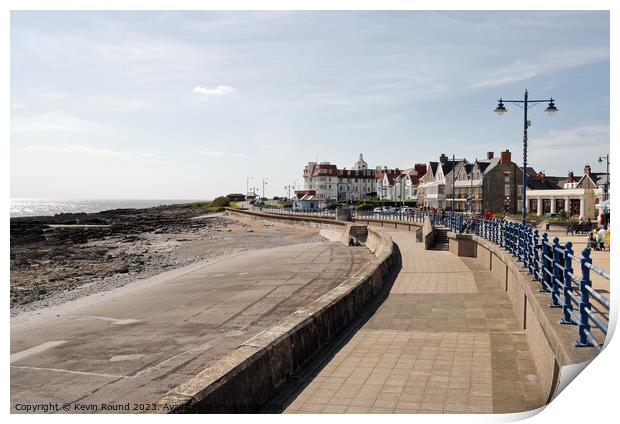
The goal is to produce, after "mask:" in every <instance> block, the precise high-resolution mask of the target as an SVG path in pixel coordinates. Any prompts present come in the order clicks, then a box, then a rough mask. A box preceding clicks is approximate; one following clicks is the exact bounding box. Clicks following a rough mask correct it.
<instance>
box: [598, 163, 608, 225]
mask: <svg viewBox="0 0 620 424" xmlns="http://www.w3.org/2000/svg"><path fill="white" fill-rule="evenodd" d="M603 158H604V159H605V163H606V164H607V170H606V172H605V173H606V174H607V181H605V189H604V190H605V191H604V193H605V201H607V200H608V199H609V153H607V154H606V155H605V156H600V157H599V158H598V163H603ZM603 214H604V215H605V229H607V226H608V221H609V220H608V219H607V218H608V216H607V211H606V210H605V209H603Z"/></svg>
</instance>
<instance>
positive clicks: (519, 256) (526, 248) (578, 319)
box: [254, 208, 610, 350]
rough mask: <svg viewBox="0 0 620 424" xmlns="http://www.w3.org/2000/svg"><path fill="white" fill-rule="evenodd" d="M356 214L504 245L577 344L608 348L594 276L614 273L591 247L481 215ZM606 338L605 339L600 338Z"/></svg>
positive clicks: (604, 306) (605, 304) (603, 303)
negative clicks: (578, 247)
mask: <svg viewBox="0 0 620 424" xmlns="http://www.w3.org/2000/svg"><path fill="white" fill-rule="evenodd" d="M254 209H255V210H258V208H254ZM262 211H263V212H277V213H293V214H296V215H310V216H322V217H334V216H335V212H334V211H333V210H322V211H294V210H291V209H290V208H262ZM352 216H353V218H354V219H364V220H370V221H372V220H378V221H394V222H395V224H396V223H418V224H422V223H423V222H424V219H425V218H426V217H427V216H428V217H429V218H430V220H431V223H432V224H433V227H437V226H442V227H447V228H449V229H450V230H451V231H453V232H455V233H464V232H466V233H472V234H475V235H477V236H479V237H481V238H484V239H486V240H488V241H490V242H491V243H493V244H496V245H498V246H500V247H502V248H503V249H505V250H506V251H507V252H508V253H510V254H511V255H512V256H513V257H514V258H515V260H516V261H518V262H520V263H521V264H522V265H523V267H524V268H525V269H526V270H527V272H528V273H529V274H530V275H531V276H532V279H533V280H534V281H537V282H538V284H539V285H540V288H539V291H540V292H546V293H549V294H550V298H551V299H550V303H549V307H550V308H558V309H560V308H561V309H562V318H561V320H560V323H562V324H565V325H577V328H578V339H577V341H576V342H575V343H574V345H575V346H577V347H585V346H593V347H595V348H597V349H598V350H601V349H602V347H603V343H604V338H605V337H606V336H607V328H608V321H609V299H608V298H607V297H605V296H603V294H601V293H600V292H599V291H597V290H596V289H594V288H592V280H591V278H590V272H594V273H596V274H598V275H599V276H601V277H602V278H604V279H606V280H608V281H609V280H610V275H609V272H607V271H604V270H602V269H600V268H598V267H596V266H594V265H593V264H592V259H591V258H590V254H591V250H590V248H588V247H586V248H584V249H583V250H582V252H581V255H582V256H581V257H579V256H577V255H576V254H575V252H574V251H573V243H572V242H570V241H567V242H566V243H564V244H563V245H562V244H560V242H559V239H558V238H557V237H554V238H553V240H550V239H549V236H548V235H547V233H543V235H542V236H541V235H540V234H539V232H538V230H536V229H533V228H531V227H530V226H528V225H524V224H520V223H516V222H511V221H504V220H501V219H483V218H482V217H480V216H476V217H468V216H466V215H464V214H460V213H432V212H429V211H410V212H400V213H398V212H396V213H390V212H381V213H376V212H373V211H358V210H352ZM599 332H600V334H598V333H599ZM595 333H597V334H595ZM601 337H602V338H603V340H599V338H601Z"/></svg>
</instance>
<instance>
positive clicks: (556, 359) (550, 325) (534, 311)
mask: <svg viewBox="0 0 620 424" xmlns="http://www.w3.org/2000/svg"><path fill="white" fill-rule="evenodd" d="M449 238H450V250H451V251H452V252H453V253H455V254H458V255H459V256H470V257H475V258H476V259H477V261H478V262H479V263H480V264H481V265H482V266H483V267H485V268H486V269H488V270H490V271H491V272H492V273H493V275H494V277H495V279H496V280H497V281H498V284H501V285H502V286H503V287H504V289H505V290H506V292H507V294H508V297H509V298H510V300H511V302H512V304H513V307H514V309H515V313H516V315H517V319H518V320H519V323H520V324H521V326H522V328H523V329H524V331H525V334H526V336H527V338H528V343H529V345H530V349H531V350H532V353H533V355H534V360H535V362H536V367H537V369H538V372H539V374H540V376H541V378H542V384H543V388H544V390H545V393H546V395H547V402H550V401H551V400H552V399H553V398H554V397H555V396H556V395H557V394H558V393H559V391H560V390H561V389H562V388H563V387H565V386H566V384H568V382H570V379H572V378H574V376H575V375H576V374H575V369H576V368H578V369H583V368H585V366H586V365H587V364H588V363H589V362H590V361H591V360H592V359H593V358H594V357H595V356H596V355H597V353H598V352H597V351H596V349H594V348H575V347H573V342H574V341H575V340H576V339H577V330H576V327H575V326H574V325H562V324H560V319H561V318H562V309H561V308H549V303H550V301H551V298H550V294H549V293H540V292H539V291H538V290H539V288H540V284H539V283H538V282H537V281H534V280H532V276H531V275H530V274H529V273H528V272H527V271H526V269H525V268H524V267H523V266H522V264H521V263H520V262H517V261H516V259H515V258H514V257H513V256H512V255H511V254H510V253H508V252H507V251H506V250H504V249H503V248H501V247H499V246H497V245H495V244H492V243H490V242H489V241H487V240H485V239H483V238H481V237H478V236H474V235H460V234H459V235H457V234H454V233H450V235H449Z"/></svg>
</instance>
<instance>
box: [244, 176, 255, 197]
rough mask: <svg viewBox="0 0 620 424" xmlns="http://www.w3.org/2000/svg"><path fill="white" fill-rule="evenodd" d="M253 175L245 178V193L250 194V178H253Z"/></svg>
mask: <svg viewBox="0 0 620 424" xmlns="http://www.w3.org/2000/svg"><path fill="white" fill-rule="evenodd" d="M253 179H254V177H246V178H245V194H246V195H247V194H250V180H253Z"/></svg>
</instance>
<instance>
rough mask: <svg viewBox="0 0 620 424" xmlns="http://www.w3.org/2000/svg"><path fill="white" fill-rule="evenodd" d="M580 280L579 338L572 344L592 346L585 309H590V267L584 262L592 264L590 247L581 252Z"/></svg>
mask: <svg viewBox="0 0 620 424" xmlns="http://www.w3.org/2000/svg"><path fill="white" fill-rule="evenodd" d="M581 255H582V258H581V281H579V289H580V291H581V302H579V314H580V315H581V320H580V321H579V339H578V340H577V341H576V342H575V343H574V344H573V345H574V346H575V347H586V346H592V343H590V340H589V339H588V333H589V332H590V323H589V322H588V314H587V313H586V309H590V292H589V291H588V287H590V286H592V281H590V268H588V267H587V265H586V264H590V265H591V264H592V259H591V258H590V249H588V248H587V247H586V248H584V249H583V251H582V252H581Z"/></svg>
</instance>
